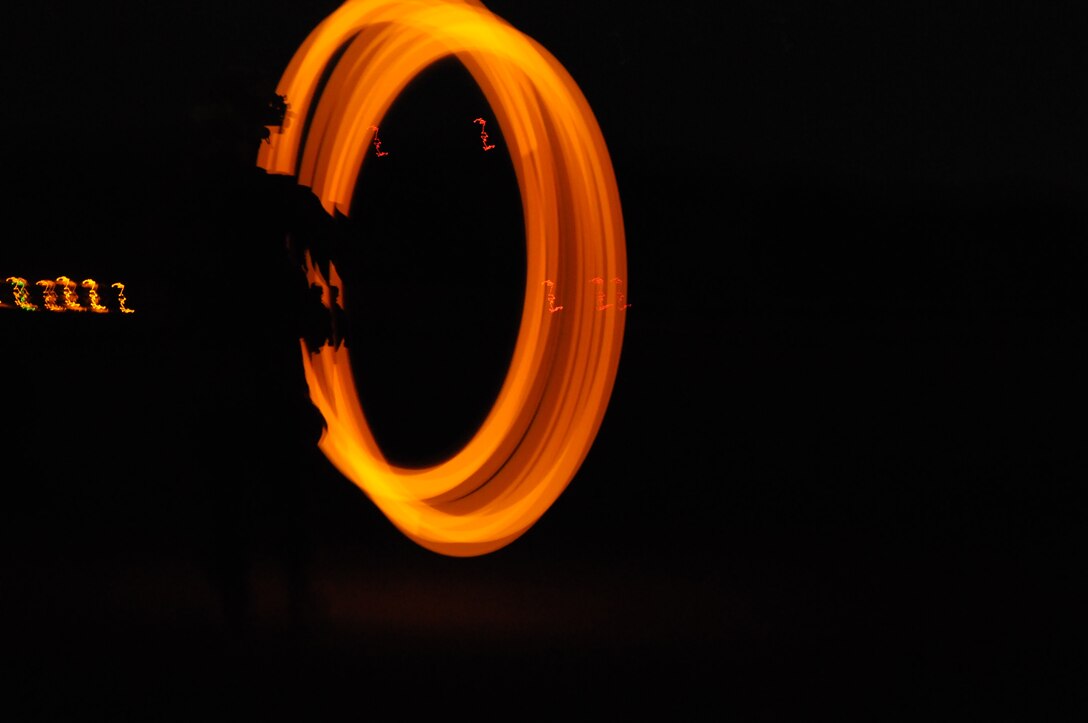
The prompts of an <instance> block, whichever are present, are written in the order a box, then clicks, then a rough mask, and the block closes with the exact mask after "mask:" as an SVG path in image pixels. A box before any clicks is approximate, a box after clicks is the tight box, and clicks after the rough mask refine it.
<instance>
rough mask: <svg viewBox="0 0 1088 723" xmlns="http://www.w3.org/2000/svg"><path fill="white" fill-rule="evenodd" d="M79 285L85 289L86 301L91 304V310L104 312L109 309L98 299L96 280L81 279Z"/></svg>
mask: <svg viewBox="0 0 1088 723" xmlns="http://www.w3.org/2000/svg"><path fill="white" fill-rule="evenodd" d="M80 286H82V287H83V288H85V289H87V302H88V303H89V304H90V306H91V311H94V312H97V313H99V314H104V313H106V312H107V311H109V309H107V308H106V307H105V306H103V305H102V303H101V301H100V299H99V296H98V282H97V281H95V280H94V279H83V281H82V282H80Z"/></svg>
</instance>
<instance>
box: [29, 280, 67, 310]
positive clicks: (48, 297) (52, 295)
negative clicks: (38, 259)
mask: <svg viewBox="0 0 1088 723" xmlns="http://www.w3.org/2000/svg"><path fill="white" fill-rule="evenodd" d="M35 285H36V286H41V287H42V303H43V304H44V305H45V308H46V309H47V310H48V311H64V307H63V306H61V305H60V304H58V303H57V288H56V287H57V282H56V281H52V280H50V279H42V280H41V281H37V282H35Z"/></svg>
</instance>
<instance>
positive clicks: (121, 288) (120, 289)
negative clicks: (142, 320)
mask: <svg viewBox="0 0 1088 723" xmlns="http://www.w3.org/2000/svg"><path fill="white" fill-rule="evenodd" d="M110 286H112V287H113V288H115V289H117V303H118V305H119V308H120V311H121V313H122V314H131V313H133V312H134V311H135V309H129V308H128V307H126V306H125V301H126V299H125V285H124V284H122V283H121V282H120V281H118V282H116V283H113V284H110Z"/></svg>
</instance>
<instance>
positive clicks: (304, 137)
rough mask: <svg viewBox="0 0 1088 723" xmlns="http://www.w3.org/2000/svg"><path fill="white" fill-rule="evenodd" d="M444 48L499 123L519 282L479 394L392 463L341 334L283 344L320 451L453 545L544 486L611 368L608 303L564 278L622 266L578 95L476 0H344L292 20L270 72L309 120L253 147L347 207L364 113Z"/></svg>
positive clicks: (487, 542)
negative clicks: (315, 422) (292, 31)
mask: <svg viewBox="0 0 1088 723" xmlns="http://www.w3.org/2000/svg"><path fill="white" fill-rule="evenodd" d="M451 55H452V56H454V57H456V58H457V59H459V60H460V61H461V63H462V64H463V65H464V66H465V68H466V69H467V70H468V72H469V73H470V74H471V75H472V77H473V78H474V79H475V81H476V83H477V85H479V87H480V89H481V90H482V91H483V93H484V95H485V97H486V98H487V101H488V104H489V105H490V107H491V110H492V111H493V112H494V114H495V116H496V118H497V121H498V123H499V124H500V126H501V127H502V128H503V138H504V140H505V141H506V143H505V145H506V147H507V149H508V152H509V154H510V160H511V162H512V164H513V166H514V171H515V175H516V177H517V181H518V187H519V190H520V193H521V199H522V211H523V219H524V224H525V247H526V288H525V293H524V296H523V304H522V314H521V323H520V326H519V329H518V337H517V341H516V342H515V347H514V352H513V355H512V358H511V362H510V366H509V368H508V370H507V373H506V377H505V379H504V381H503V384H502V387H501V389H500V391H499V394H498V396H497V398H496V401H495V404H494V405H493V406H492V408H491V410H490V412H489V413H488V415H487V417H486V418H485V420H484V421H483V423H482V424H481V425H480V428H479V429H478V430H477V432H476V434H475V436H474V437H473V438H472V439H471V440H470V441H469V442H468V443H467V444H466V445H465V446H464V447H463V448H462V449H461V450H460V451H458V452H457V453H456V454H454V455H453V456H451V457H450V458H449V459H447V460H445V461H444V462H441V463H439V464H436V465H433V466H431V467H427V468H423V469H410V468H403V467H397V466H395V465H393V464H390V463H389V461H388V460H387V459H386V458H385V457H384V455H383V454H382V451H381V449H380V448H379V446H378V444H377V442H376V441H375V439H374V436H373V434H372V432H371V430H370V427H369V425H368V423H367V419H366V415H365V413H364V411H363V409H362V407H361V405H360V403H359V397H358V394H357V393H356V388H355V379H354V377H353V375H352V373H351V360H350V356H349V353H348V348H347V346H345V345H336V344H329V343H326V344H323V345H322V346H321V347H320V348H316V349H313V348H310V347H309V346H308V345H307V343H306V341H305V340H304V339H303V340H300V345H301V352H302V361H303V368H304V371H305V374H306V381H307V383H308V384H309V388H310V396H311V399H312V400H313V403H314V405H315V406H316V407H317V408H318V409H319V410H320V411H321V413H322V415H323V416H324V418H325V423H326V428H325V430H324V432H323V434H322V436H321V440H320V442H319V446H320V448H321V450H322V451H323V452H324V454H325V455H326V456H327V457H328V458H329V460H330V461H331V462H332V463H333V464H334V465H335V466H336V467H337V469H339V470H340V471H341V472H342V473H343V474H344V475H345V476H346V477H347V478H348V479H350V480H351V481H352V482H354V483H355V484H356V485H357V486H358V487H359V488H360V489H361V490H363V492H365V493H366V494H367V495H368V496H369V497H370V499H371V500H373V502H374V503H375V504H376V505H377V506H378V507H379V508H380V509H381V511H382V512H383V513H384V514H385V515H386V516H387V517H388V518H389V519H390V520H391V521H392V522H393V524H395V525H396V526H397V527H398V528H399V529H400V530H401V531H402V532H403V533H404V534H405V535H407V536H408V537H410V538H411V539H413V540H414V541H415V542H417V543H418V544H420V545H422V546H424V547H426V548H428V549H430V550H434V551H436V552H439V553H442V554H447V555H456V556H470V555H480V554H484V553H488V552H491V551H493V550H496V549H499V548H501V547H503V546H504V545H507V544H509V543H510V542H512V541H513V540H515V539H516V538H518V537H519V536H520V535H522V534H523V533H524V532H525V531H526V530H527V529H528V528H529V527H530V526H532V525H533V524H534V523H535V522H536V521H537V520H538V519H539V518H540V516H541V515H542V514H544V512H545V511H547V509H548V508H549V507H550V506H551V505H552V503H553V502H554V501H555V500H556V499H557V498H558V496H559V495H560V494H561V493H562V492H563V490H564V489H565V488H566V487H567V485H568V484H569V483H570V481H571V479H572V478H573V477H574V475H575V474H576V472H577V471H578V469H579V467H580V466H581V464H582V462H583V460H584V459H585V456H586V455H587V454H588V452H589V449H590V447H591V445H592V444H593V440H594V438H595V437H596V435H597V431H598V429H599V428H600V425H601V422H602V420H603V418H604V413H605V409H606V407H607V406H608V400H609V396H610V395H611V393H612V388H613V384H614V382H615V376H616V370H617V368H618V364H619V357H620V348H621V345H622V341H623V329H624V319H625V317H626V315H625V314H598V313H595V312H594V306H593V303H592V301H593V297H592V296H591V289H590V288H588V285H587V284H584V283H579V282H578V281H577V280H578V279H581V278H584V276H583V274H584V273H585V270H586V269H593V270H594V271H595V272H599V273H601V274H602V276H601V278H602V279H603V278H622V277H623V276H625V275H626V250H625V243H624V231H623V218H622V214H621V211H620V202H619V192H618V190H617V188H616V181H615V174H614V172H613V169H612V162H611V159H610V157H609V155H608V150H607V147H606V146H605V143H604V138H603V136H602V134H601V131H600V128H599V126H598V124H597V121H596V118H595V117H594V115H593V112H592V110H591V109H590V107H589V104H588V102H587V101H586V99H585V97H584V96H583V95H582V93H581V91H580V89H579V88H578V86H577V84H576V83H575V82H574V80H573V79H572V78H571V77H570V75H569V74H568V73H567V71H566V70H565V69H564V68H563V66H562V65H561V64H560V63H559V62H558V61H557V60H556V59H555V58H554V57H553V56H552V55H551V54H550V53H548V51H547V50H545V49H544V48H543V47H541V46H540V45H539V44H538V43H537V42H536V41H534V40H532V39H530V38H528V37H527V36H525V35H524V34H522V33H521V32H519V31H518V30H516V29H515V28H513V27H512V26H510V25H509V24H508V23H507V22H506V21H504V20H502V19H500V18H498V17H497V16H495V15H494V14H492V13H491V12H490V11H489V10H487V9H486V8H485V7H483V5H482V4H481V3H480V2H478V0H414V1H411V2H408V1H405V0H349V1H348V2H345V3H344V4H343V5H341V6H340V7H339V8H338V9H337V10H336V11H335V12H333V14H332V15H330V16H329V17H328V18H326V19H325V20H324V21H322V22H321V23H320V24H319V25H318V26H317V27H316V28H315V29H314V30H313V31H312V32H311V34H310V35H309V36H308V37H307V38H306V40H305V41H304V42H303V44H302V45H301V46H300V48H299V49H298V51H297V52H296V53H295V55H294V57H293V58H292V59H291V61H290V63H289V64H288V67H287V68H286V70H285V72H284V74H283V76H282V78H281V79H280V83H279V85H278V86H277V89H276V92H277V93H279V94H280V95H283V96H284V97H286V98H287V99H288V100H289V101H290V102H291V107H292V108H294V109H296V112H297V113H298V115H299V117H303V118H310V121H309V123H307V124H301V123H295V124H291V125H290V127H286V126H285V127H284V128H283V130H282V132H281V133H278V134H274V135H273V137H272V138H271V142H270V143H269V144H261V146H260V147H259V149H258V157H257V163H258V165H259V166H260V167H262V168H264V169H265V170H266V171H268V172H269V173H273V174H285V175H292V176H295V177H296V178H297V180H298V183H299V184H301V185H303V186H307V187H309V188H310V189H312V190H313V192H314V194H315V195H316V196H317V198H318V199H319V200H320V202H321V204H322V205H323V206H324V208H325V210H326V211H327V212H329V213H330V214H332V213H334V211H337V210H338V211H339V212H340V213H342V214H344V215H348V214H349V213H350V210H351V205H352V195H353V194H354V191H355V187H356V180H357V179H358V176H359V173H360V171H361V169H362V166H363V164H364V163H365V162H366V161H367V157H368V153H367V150H368V148H369V145H370V144H369V143H368V140H370V139H369V134H370V133H371V132H374V133H375V134H376V133H377V126H375V125H372V123H374V119H379V122H380V119H382V118H383V117H384V116H385V113H386V112H387V110H388V109H389V108H390V106H391V105H392V103H393V102H394V101H395V100H396V98H397V96H398V95H399V94H400V93H401V91H402V90H403V89H404V87H405V86H406V85H407V84H408V83H409V82H410V81H411V80H412V79H413V78H415V77H416V76H417V75H418V74H419V73H420V72H422V71H423V70H424V69H426V68H427V67H429V66H430V65H432V64H433V63H435V62H437V61H439V60H441V59H443V58H446V57H449V56H451ZM319 89H320V91H319ZM481 120H482V119H481ZM481 125H482V124H481ZM304 131H305V132H304ZM374 140H375V141H376V140H377V136H376V135H375V137H374ZM484 145H485V146H486V145H487V144H486V139H485V143H484ZM375 147H376V148H377V146H375ZM307 271H308V276H309V278H310V283H312V284H315V283H316V284H319V285H327V284H329V283H333V281H332V280H331V279H330V280H329V281H328V282H325V281H324V280H323V279H322V278H321V274H320V271H319V269H317V268H315V267H314V266H313V265H312V264H310V265H309V267H308V269H307ZM329 273H330V276H331V275H332V274H335V273H336V269H335V265H334V264H332V263H330V264H329ZM528 279H548V280H550V281H553V282H554V283H555V284H556V285H560V286H562V287H563V288H564V289H565V290H566V293H567V294H568V298H567V299H565V301H566V307H567V309H566V311H567V313H565V314H541V313H540V306H539V304H540V298H539V296H538V294H539V286H538V285H537V284H538V282H536V281H534V282H529V281H528ZM335 285H337V286H341V285H340V283H339V282H335ZM602 285H603V281H602ZM341 288H342V286H341ZM326 305H327V306H331V303H330V302H329V301H326Z"/></svg>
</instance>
